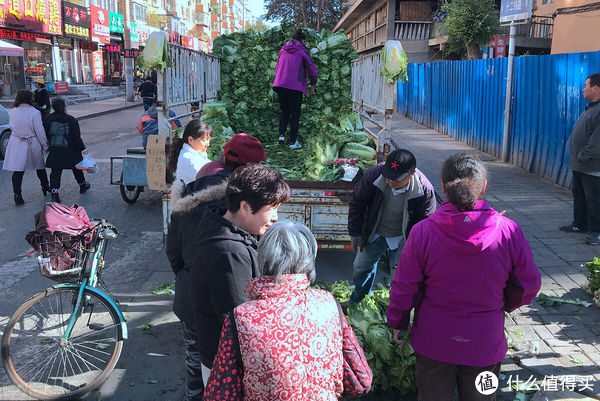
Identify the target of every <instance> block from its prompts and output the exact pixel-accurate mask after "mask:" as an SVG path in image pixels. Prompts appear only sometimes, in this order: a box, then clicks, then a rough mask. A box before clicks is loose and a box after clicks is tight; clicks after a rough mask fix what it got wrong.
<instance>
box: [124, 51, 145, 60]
mask: <svg viewBox="0 0 600 401" xmlns="http://www.w3.org/2000/svg"><path fill="white" fill-rule="evenodd" d="M140 54H142V51H141V50H140V49H124V50H123V57H125V58H138V57H139V56H140Z"/></svg>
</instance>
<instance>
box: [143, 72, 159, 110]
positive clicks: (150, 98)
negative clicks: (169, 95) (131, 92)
mask: <svg viewBox="0 0 600 401" xmlns="http://www.w3.org/2000/svg"><path fill="white" fill-rule="evenodd" d="M139 91H140V94H141V96H142V102H143V103H144V111H145V110H148V109H149V108H150V107H151V106H152V105H153V104H154V102H155V100H156V96H157V89H156V84H155V83H153V82H152V78H151V77H150V76H147V77H146V80H145V81H144V82H142V84H141V85H140V87H139Z"/></svg>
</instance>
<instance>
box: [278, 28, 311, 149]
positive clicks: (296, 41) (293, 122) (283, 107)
mask: <svg viewBox="0 0 600 401" xmlns="http://www.w3.org/2000/svg"><path fill="white" fill-rule="evenodd" d="M305 40H306V35H305V34H304V32H303V31H302V29H298V30H296V32H294V35H293V36H292V39H291V40H289V41H288V42H286V44H285V45H283V47H282V48H281V50H279V57H278V58H277V66H276V68H275V81H274V82H273V90H274V91H275V92H276V93H277V98H278V100H279V108H280V112H279V142H284V141H285V132H286V131H287V126H288V123H289V125H290V143H291V145H290V149H299V148H301V147H302V145H301V144H300V142H298V126H299V124H300V110H301V107H302V98H303V97H304V96H307V93H308V92H307V84H306V78H307V75H308V77H309V79H310V94H311V95H314V93H315V85H316V84H317V77H318V74H317V69H316V68H315V65H314V63H313V61H312V59H311V58H310V54H309V53H308V50H307V49H306V46H305V45H304V41H305Z"/></svg>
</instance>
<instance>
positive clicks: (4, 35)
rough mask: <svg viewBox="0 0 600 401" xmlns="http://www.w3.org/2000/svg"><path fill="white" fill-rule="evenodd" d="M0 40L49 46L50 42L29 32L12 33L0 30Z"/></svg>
mask: <svg viewBox="0 0 600 401" xmlns="http://www.w3.org/2000/svg"><path fill="white" fill-rule="evenodd" d="M0 39H13V40H25V41H27V42H38V43H45V44H51V43H52V41H51V40H50V38H49V37H48V36H46V35H42V34H39V33H31V32H20V31H13V30H11V29H0Z"/></svg>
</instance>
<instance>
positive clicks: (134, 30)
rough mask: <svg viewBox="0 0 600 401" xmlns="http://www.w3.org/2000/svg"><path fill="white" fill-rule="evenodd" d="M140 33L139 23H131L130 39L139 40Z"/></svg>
mask: <svg viewBox="0 0 600 401" xmlns="http://www.w3.org/2000/svg"><path fill="white" fill-rule="evenodd" d="M139 39H140V37H139V35H138V26H137V24H134V23H133V22H130V23H129V40H131V41H132V42H139Z"/></svg>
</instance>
